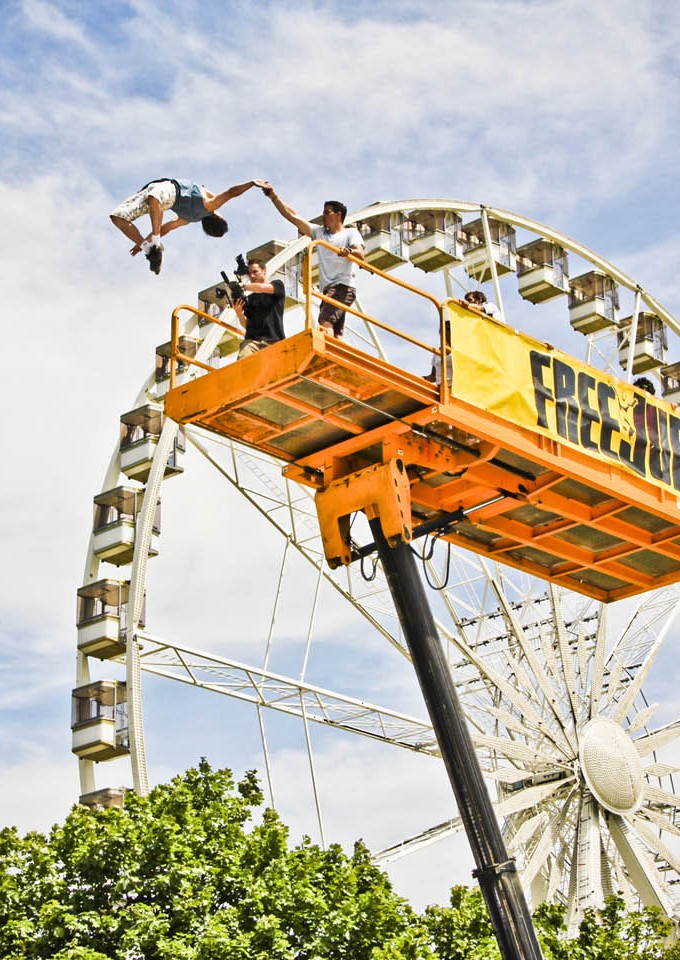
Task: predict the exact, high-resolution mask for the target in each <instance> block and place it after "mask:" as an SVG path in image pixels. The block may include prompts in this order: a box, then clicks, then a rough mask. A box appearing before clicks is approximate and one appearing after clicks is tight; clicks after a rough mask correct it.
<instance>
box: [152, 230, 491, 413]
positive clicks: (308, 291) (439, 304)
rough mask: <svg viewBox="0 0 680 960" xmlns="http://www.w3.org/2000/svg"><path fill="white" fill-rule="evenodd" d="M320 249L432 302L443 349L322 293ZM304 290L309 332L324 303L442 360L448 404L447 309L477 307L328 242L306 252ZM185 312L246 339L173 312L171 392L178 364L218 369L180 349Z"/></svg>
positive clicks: (178, 309) (442, 387)
mask: <svg viewBox="0 0 680 960" xmlns="http://www.w3.org/2000/svg"><path fill="white" fill-rule="evenodd" d="M316 247H325V248H326V249H328V250H330V251H331V252H333V253H335V254H337V255H338V256H342V257H343V258H344V259H347V260H349V261H350V262H352V263H354V264H356V266H357V267H359V269H360V270H365V271H367V272H368V273H372V274H374V275H375V276H378V277H381V278H382V279H384V280H387V282H388V283H391V284H392V285H394V286H396V287H400V288H401V289H403V290H406V291H408V292H409V293H412V294H415V295H416V296H418V297H421V298H423V299H424V300H428V301H429V302H430V303H431V304H432V305H433V306H434V307H435V309H436V310H437V314H438V317H439V328H440V331H439V333H440V344H439V347H436V346H432V345H431V344H429V343H424V342H423V341H422V340H419V339H418V338H417V337H414V336H411V334H409V333H406V332H405V331H403V330H399V329H398V328H397V327H393V326H392V325H391V324H388V323H385V322H384V321H382V320H378V318H377V317H373V316H371V315H370V314H368V313H365V312H364V311H363V310H358V309H355V308H354V307H348V306H347V305H346V304H344V303H341V302H340V301H339V300H335V299H334V298H333V297H329V296H327V295H326V294H325V293H323V292H322V291H320V290H318V289H316V288H315V287H314V285H313V281H312V269H313V268H312V260H313V257H312V254H313V252H314V250H315V248H316ZM302 288H303V292H304V295H305V329H306V330H310V329H312V327H313V326H314V322H313V320H312V303H313V299H316V300H320V301H322V302H324V303H329V304H331V306H334V307H338V308H339V309H341V310H343V311H344V312H345V313H350V314H352V315H353V316H355V317H358V318H359V319H360V320H363V321H364V323H366V324H368V325H371V326H375V327H378V328H379V329H380V330H384V331H385V332H386V333H389V334H391V335H393V336H395V337H397V338H399V339H400V340H403V341H405V342H407V343H410V344H412V345H414V346H416V347H419V348H421V349H422V350H425V351H426V352H427V353H429V354H433V355H434V356H437V355H439V357H440V359H441V371H442V373H441V383H440V384H439V391H440V400H441V402H442V403H446V402H447V401H448V398H449V395H450V389H451V384H450V378H449V375H448V370H447V363H446V359H447V355H448V354H449V353H450V348H449V347H448V346H447V337H446V336H445V333H446V325H447V322H448V321H447V307H448V305H449V304H454V305H455V306H457V307H459V308H462V309H464V310H466V311H469V312H470V313H479V311H478V310H476V309H475V308H474V307H471V306H470V305H469V304H468V303H466V302H465V301H464V300H459V299H458V298H456V297H446V298H445V299H444V300H438V299H437V297H435V296H434V294H431V293H428V292H427V291H425V290H421V289H420V288H419V287H416V286H413V284H410V283H407V282H406V281H405V280H401V279H399V278H398V277H394V276H392V275H391V274H389V273H386V272H385V271H384V270H380V269H379V268H378V267H374V266H373V265H372V264H370V263H368V262H367V261H366V260H362V259H361V258H359V257H355V256H354V255H353V254H351V253H345V252H344V251H343V250H341V248H340V247H336V246H334V245H333V244H332V243H327V242H326V241H325V240H312V241H311V242H310V243H309V245H308V246H307V247H306V249H305V251H304V262H303V274H302ZM183 310H188V311H189V312H190V313H192V314H193V315H194V316H196V317H203V318H204V319H206V320H209V321H210V322H211V323H217V324H219V326H221V327H223V328H224V329H225V330H228V331H230V332H231V333H235V334H237V335H238V336H242V331H241V330H239V329H238V328H237V327H235V326H234V325H233V324H230V323H227V322H226V321H224V320H222V319H220V318H219V317H215V316H213V315H211V314H208V313H205V312H204V311H203V310H199V309H198V308H197V307H190V306H189V305H188V304H181V305H180V306H178V307H175V309H174V310H173V311H172V321H171V340H170V343H171V346H170V389H171V390H172V389H174V387H175V383H176V368H177V364H178V363H180V362H183V363H187V364H191V365H193V366H197V367H200V368H201V369H203V370H206V371H207V372H210V371H212V370H213V369H214V368H213V367H212V366H210V364H208V363H205V362H204V361H202V360H197V359H196V358H195V357H191V356H189V355H188V354H186V353H183V352H182V351H181V350H180V349H179V341H180V334H179V314H180V312H181V311H183Z"/></svg>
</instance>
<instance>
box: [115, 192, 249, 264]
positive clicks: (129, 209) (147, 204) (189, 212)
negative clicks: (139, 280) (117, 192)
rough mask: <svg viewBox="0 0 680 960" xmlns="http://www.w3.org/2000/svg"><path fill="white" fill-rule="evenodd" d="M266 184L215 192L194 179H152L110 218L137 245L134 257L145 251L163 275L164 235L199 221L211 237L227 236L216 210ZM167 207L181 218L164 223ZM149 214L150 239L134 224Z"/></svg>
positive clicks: (222, 220)
mask: <svg viewBox="0 0 680 960" xmlns="http://www.w3.org/2000/svg"><path fill="white" fill-rule="evenodd" d="M266 184H267V181H266V180H248V181H247V182H246V183H239V184H237V185H236V186H234V187H229V189H228V190H223V191H222V193H212V192H211V191H210V190H207V189H206V188H205V187H204V186H202V185H201V184H198V183H194V182H193V181H192V180H171V179H165V180H151V181H150V182H149V183H147V184H145V185H144V186H143V187H142V188H141V190H138V191H137V193H135V194H133V195H132V196H131V197H128V199H127V200H123V202H122V203H119V204H118V206H117V207H116V208H115V209H114V210H113V211H112V212H111V214H110V219H111V222H112V223H113V225H114V226H115V227H117V228H118V229H119V230H120V231H121V233H124V234H125V236H126V237H127V238H128V240H131V241H132V243H133V244H134V246H133V247H132V249H131V250H130V253H131V254H132V256H133V257H135V256H137V254H138V253H139V251H140V250H143V251H144V256H145V257H146V259H147V260H148V261H149V270H151V271H152V273H155V274H159V273H160V272H161V264H162V263H163V244H162V243H161V237H164V236H165V235H166V234H167V233H169V232H170V231H171V230H176V229H177V228H178V227H185V226H186V225H187V224H188V223H198V222H199V221H200V223H201V226H202V227H203V230H204V232H205V233H207V234H208V236H209V237H223V236H224V234H225V233H226V232H227V229H228V227H227V221H226V220H225V219H224V217H221V216H219V214H217V213H215V211H216V210H219V208H220V207H223V206H224V204H225V203H227V202H228V201H229V200H233V199H234V197H240V196H241V194H242V193H245V192H246V190H250V188H251V187H265V186H266ZM166 210H172V212H173V213H175V214H176V215H177V218H176V219H175V220H167V221H166V222H165V223H163V214H164V213H165V211H166ZM145 213H148V214H149V217H150V219H151V233H150V234H149V235H148V236H147V237H146V238H144V237H143V236H142V235H141V233H140V232H139V230H138V229H137V227H135V226H134V221H135V220H137V219H138V217H141V216H143V215H144V214H145Z"/></svg>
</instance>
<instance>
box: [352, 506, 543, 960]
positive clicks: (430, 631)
mask: <svg viewBox="0 0 680 960" xmlns="http://www.w3.org/2000/svg"><path fill="white" fill-rule="evenodd" d="M370 525H371V530H372V532H373V537H374V540H375V545H376V547H377V549H378V556H379V557H380V560H381V562H382V565H383V569H384V570H385V575H386V576H387V582H388V584H389V587H390V591H391V593H392V598H393V599H394V604H395V607H396V609H397V614H398V616H399V621H400V623H401V626H402V629H403V631H404V636H405V637H406V642H407V644H408V648H409V651H410V653H411V659H412V661H413V666H414V667H415V670H416V674H417V676H418V681H419V683H420V688H421V690H422V692H423V696H424V698H425V703H426V705H427V709H428V713H429V714H430V720H431V721H432V726H433V727H434V732H435V734H436V737H437V741H438V743H439V748H440V750H441V752H442V757H443V759H444V763H445V764H446V769H447V771H448V774H449V780H450V781H451V786H452V787H453V792H454V793H455V795H456V801H457V804H458V812H459V814H460V816H461V819H462V821H463V825H464V826H465V831H466V833H467V836H468V840H469V841H470V846H471V847H472V853H473V855H474V858H475V863H476V864H477V869H476V870H475V876H476V877H477V879H478V880H479V885H480V887H481V889H482V893H483V895H484V899H485V900H486V904H487V907H488V909H489V914H490V916H491V922H492V923H493V928H494V932H495V934H496V939H497V940H498V945H499V947H500V950H501V954H502V955H503V957H504V958H505V960H542V954H541V948H540V947H539V945H538V940H537V939H536V933H535V931H534V928H533V924H532V922H531V915H530V913H529V908H528V906H527V902H526V900H525V898H524V892H523V890H522V887H521V885H520V882H519V877H518V875H517V872H516V869H515V861H514V860H512V859H510V858H509V856H508V853H507V850H506V848H505V842H504V841H503V837H502V835H501V832H500V829H499V826H498V822H497V820H496V816H495V814H494V812H493V807H492V806H491V800H490V798H489V794H488V793H487V790H486V784H485V783H484V780H483V778H482V771H481V769H480V766H479V763H478V761H477V755H476V754H475V750H474V747H473V745H472V740H471V738H470V733H469V731H468V728H467V725H466V722H465V717H464V715H463V711H462V709H461V706H460V701H459V700H458V694H457V692H456V688H455V686H454V684H453V679H452V677H451V672H450V670H449V667H448V664H447V663H446V660H445V658H444V653H443V650H442V647H441V642H440V639H439V635H438V633H437V628H436V626H435V622H434V617H433V616H432V611H431V609H430V604H429V602H428V599H427V595H426V593H425V589H424V587H423V584H422V581H421V579H420V575H419V573H418V568H417V566H416V561H415V557H414V556H413V553H412V551H411V549H410V547H409V546H408V545H407V544H405V543H400V544H399V545H397V546H396V547H390V545H389V544H388V543H387V540H386V539H385V537H384V535H383V532H382V527H381V526H380V520H379V519H376V520H371V521H370Z"/></svg>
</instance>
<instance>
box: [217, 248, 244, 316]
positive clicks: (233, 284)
mask: <svg viewBox="0 0 680 960" xmlns="http://www.w3.org/2000/svg"><path fill="white" fill-rule="evenodd" d="M234 274H235V276H236V280H230V279H229V277H228V276H227V274H226V273H225V272H224V270H220V275H221V277H222V279H223V280H224V282H225V284H226V289H225V288H224V287H216V288H215V295H216V296H218V297H226V299H227V300H228V301H229V304H230V306H232V307H233V305H234V304H235V303H236V301H237V300H245V298H246V292H245V290H244V289H243V287H242V286H241V284H240V283H239V282H238V281H239V278H241V277H247V276H248V264H247V263H246V262H245V260H244V259H243V254H242V253H239V255H238V256H237V257H236V269H235V270H234Z"/></svg>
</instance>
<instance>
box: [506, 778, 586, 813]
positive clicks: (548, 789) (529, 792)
mask: <svg viewBox="0 0 680 960" xmlns="http://www.w3.org/2000/svg"><path fill="white" fill-rule="evenodd" d="M571 780H572V781H573V777H572V778H571ZM569 785H570V780H555V781H553V782H551V783H542V784H539V785H538V786H534V787H525V788H524V789H522V790H518V791H517V793H516V794H515V795H514V796H510V797H508V798H507V799H505V800H501V801H500V803H496V804H495V805H494V810H495V811H496V816H497V817H499V818H501V817H507V816H509V815H510V814H511V813H521V812H523V811H525V810H530V809H532V808H533V807H535V806H537V805H538V804H540V803H543V801H544V800H546V799H547V798H548V797H552V796H553V795H554V794H556V793H563V792H564V791H565V790H566V789H568V788H569Z"/></svg>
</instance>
